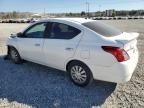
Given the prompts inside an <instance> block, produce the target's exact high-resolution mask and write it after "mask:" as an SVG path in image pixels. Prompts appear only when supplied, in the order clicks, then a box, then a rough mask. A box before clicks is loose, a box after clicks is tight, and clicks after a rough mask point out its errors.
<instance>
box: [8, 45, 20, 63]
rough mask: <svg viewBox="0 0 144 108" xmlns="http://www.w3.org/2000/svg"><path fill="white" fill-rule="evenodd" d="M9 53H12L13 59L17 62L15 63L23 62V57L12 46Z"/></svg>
mask: <svg viewBox="0 0 144 108" xmlns="http://www.w3.org/2000/svg"><path fill="white" fill-rule="evenodd" d="M9 54H10V58H11V60H12V61H13V62H14V63H15V64H21V63H22V59H21V57H20V55H19V53H18V51H17V50H16V49H15V48H13V47H11V48H10V50H9Z"/></svg>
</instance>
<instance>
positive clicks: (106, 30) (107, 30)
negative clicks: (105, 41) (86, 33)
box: [82, 21, 122, 37]
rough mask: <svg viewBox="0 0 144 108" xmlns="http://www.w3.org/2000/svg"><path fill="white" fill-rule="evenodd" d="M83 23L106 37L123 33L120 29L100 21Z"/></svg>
mask: <svg viewBox="0 0 144 108" xmlns="http://www.w3.org/2000/svg"><path fill="white" fill-rule="evenodd" d="M82 25H84V26H85V27H87V28H89V29H91V30H93V31H95V32H96V33H98V34H100V35H103V36H105V37H112V36H117V35H120V34H121V33H122V32H121V31H120V30H118V29H116V28H113V27H111V26H109V25H106V24H104V23H101V22H99V21H92V22H86V23H83V24H82Z"/></svg>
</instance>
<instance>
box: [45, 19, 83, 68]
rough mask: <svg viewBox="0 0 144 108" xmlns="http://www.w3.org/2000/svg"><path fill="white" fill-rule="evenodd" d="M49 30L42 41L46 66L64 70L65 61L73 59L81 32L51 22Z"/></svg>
mask: <svg viewBox="0 0 144 108" xmlns="http://www.w3.org/2000/svg"><path fill="white" fill-rule="evenodd" d="M50 25H51V29H50V31H49V30H48V31H49V32H48V33H46V38H45V40H44V48H43V50H44V54H45V62H46V64H47V65H49V66H51V67H54V68H57V69H61V70H63V69H64V63H65V61H66V60H67V59H68V58H70V57H73V55H74V52H75V50H76V48H77V45H78V43H79V41H80V39H81V36H82V32H81V30H79V29H77V28H75V27H72V26H69V25H66V24H63V23H58V22H51V24H50Z"/></svg>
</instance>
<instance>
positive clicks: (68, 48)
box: [7, 18, 139, 86]
mask: <svg viewBox="0 0 144 108" xmlns="http://www.w3.org/2000/svg"><path fill="white" fill-rule="evenodd" d="M138 35H139V34H138V33H125V32H121V31H119V30H117V29H115V28H112V27H110V26H108V25H105V24H103V23H101V22H99V21H93V20H90V19H82V18H74V19H65V18H61V19H60V18H58V19H49V20H45V21H40V22H37V23H34V24H32V25H30V26H29V27H28V28H27V29H26V30H24V31H23V32H21V33H18V34H17V35H16V36H11V37H9V39H8V41H7V46H8V54H9V55H10V57H11V59H12V61H14V63H21V62H22V59H24V60H28V61H32V62H36V63H39V64H42V65H46V66H50V67H53V68H56V69H60V70H63V71H67V72H68V73H69V76H70V78H71V80H72V81H73V82H74V83H75V84H77V85H79V86H86V85H88V84H89V83H90V82H91V81H92V79H99V80H104V81H110V82H116V83H121V82H125V81H129V80H130V78H131V76H132V74H133V72H134V70H135V68H136V66H137V62H138V50H137V37H138Z"/></svg>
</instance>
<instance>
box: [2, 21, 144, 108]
mask: <svg viewBox="0 0 144 108" xmlns="http://www.w3.org/2000/svg"><path fill="white" fill-rule="evenodd" d="M104 22H106V23H108V24H112V25H114V26H116V27H118V28H120V29H122V30H124V31H136V32H139V33H140V37H139V39H138V48H139V51H140V59H139V63H138V66H137V69H136V70H135V72H134V75H133V77H132V79H131V81H129V82H127V83H124V84H118V85H116V84H114V83H109V82H103V81H94V82H93V83H92V84H91V85H89V86H88V87H86V88H80V87H77V86H75V85H74V84H73V83H71V81H69V79H68V77H67V76H66V74H65V73H64V72H62V71H59V70H55V69H52V68H49V67H45V66H41V65H38V64H35V63H31V62H26V63H24V64H22V65H15V64H13V63H12V62H11V61H4V60H3V55H5V53H6V47H5V40H6V38H7V37H8V36H9V35H10V34H12V33H15V32H19V31H21V30H23V28H25V27H27V26H28V24H0V108H33V107H34V108H47V107H48V108H67V107H68V108H91V107H93V108H97V107H99V106H100V107H102V108H121V107H128V108H144V31H143V30H144V26H143V25H144V20H120V21H104Z"/></svg>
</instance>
